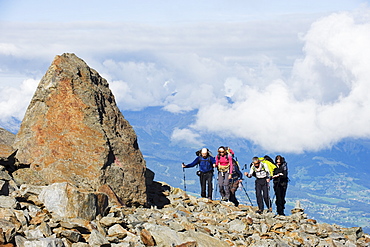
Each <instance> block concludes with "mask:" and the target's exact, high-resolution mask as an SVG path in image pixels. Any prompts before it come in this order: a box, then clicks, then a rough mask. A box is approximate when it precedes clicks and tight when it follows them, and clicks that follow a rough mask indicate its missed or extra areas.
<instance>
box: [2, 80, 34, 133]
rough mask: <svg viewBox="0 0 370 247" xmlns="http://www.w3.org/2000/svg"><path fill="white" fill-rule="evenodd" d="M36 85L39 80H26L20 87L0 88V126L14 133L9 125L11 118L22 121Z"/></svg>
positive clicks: (12, 121) (11, 122) (12, 120)
mask: <svg viewBox="0 0 370 247" xmlns="http://www.w3.org/2000/svg"><path fill="white" fill-rule="evenodd" d="M38 83H39V80H34V79H27V80H24V81H23V82H22V84H21V85H20V87H11V86H0V115H1V121H0V124H1V125H3V126H6V127H7V128H8V129H9V130H12V131H16V129H14V128H13V127H12V126H11V125H10V124H13V123H14V119H13V118H16V119H18V120H22V119H23V115H24V113H25V112H26V109H27V107H28V104H29V102H30V101H31V98H32V96H33V94H34V93H35V89H36V87H37V85H38ZM8 123H10V124H8Z"/></svg>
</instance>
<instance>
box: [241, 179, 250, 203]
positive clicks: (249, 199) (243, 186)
mask: <svg viewBox="0 0 370 247" xmlns="http://www.w3.org/2000/svg"><path fill="white" fill-rule="evenodd" d="M240 183H241V185H242V187H243V190H244V192H245V194H246V195H247V197H248V199H249V202H250V203H251V206H252V207H253V203H252V200H251V198H250V197H249V195H248V193H247V190H246V189H245V188H244V185H243V182H240Z"/></svg>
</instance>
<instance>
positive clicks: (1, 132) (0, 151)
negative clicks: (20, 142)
mask: <svg viewBox="0 0 370 247" xmlns="http://www.w3.org/2000/svg"><path fill="white" fill-rule="evenodd" d="M14 139H15V135H14V134H13V133H11V132H9V131H7V130H6V129H3V128H0V157H6V158H7V157H9V156H10V155H11V154H12V153H13V152H14V151H15V150H14V149H13V148H12V144H13V142H14ZM0 163H1V162H0Z"/></svg>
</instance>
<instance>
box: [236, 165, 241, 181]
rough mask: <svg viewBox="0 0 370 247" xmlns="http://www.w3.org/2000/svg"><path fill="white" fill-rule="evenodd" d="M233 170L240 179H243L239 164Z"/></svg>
mask: <svg viewBox="0 0 370 247" xmlns="http://www.w3.org/2000/svg"><path fill="white" fill-rule="evenodd" d="M235 171H236V173H237V174H238V177H239V179H240V180H243V173H242V172H241V171H240V169H239V166H236V167H235Z"/></svg>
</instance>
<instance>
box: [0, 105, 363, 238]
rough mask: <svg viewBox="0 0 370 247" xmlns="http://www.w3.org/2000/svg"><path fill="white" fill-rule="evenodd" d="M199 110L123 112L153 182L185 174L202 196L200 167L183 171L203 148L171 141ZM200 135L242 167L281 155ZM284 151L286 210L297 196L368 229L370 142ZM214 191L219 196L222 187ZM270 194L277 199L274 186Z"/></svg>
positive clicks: (326, 219)
mask: <svg viewBox="0 0 370 247" xmlns="http://www.w3.org/2000/svg"><path fill="white" fill-rule="evenodd" d="M195 113H196V112H195V111H193V112H187V113H182V114H173V113H170V112H167V111H164V110H162V109H161V108H160V107H150V108H146V109H145V110H142V111H124V112H123V115H124V117H125V118H126V119H127V120H128V121H129V122H130V124H131V125H132V126H133V127H134V129H135V131H136V134H137V136H138V141H139V147H140V149H141V151H142V153H143V154H144V157H145V160H146V164H147V167H148V168H149V169H151V170H152V171H154V172H155V180H156V181H163V182H166V183H168V184H170V185H171V186H174V187H179V188H182V189H184V173H185V179H186V189H187V192H188V193H190V194H193V195H198V194H199V181H198V177H197V176H196V174H195V173H196V168H190V169H185V171H183V169H182V168H181V163H182V162H185V163H190V162H192V161H193V160H194V158H195V151H196V150H197V149H200V148H202V147H189V146H187V145H183V144H181V143H177V144H174V143H171V134H172V132H173V130H174V129H175V128H180V129H181V128H185V127H187V126H188V125H189V124H191V123H192V122H193V121H194V118H195V117H194V116H195ZM0 124H1V126H0V127H3V128H5V129H7V130H10V131H12V132H13V133H15V132H16V131H17V129H18V128H19V124H20V123H19V121H16V120H14V119H13V120H12V122H8V123H4V122H2V123H0ZM201 137H202V139H201V140H200V141H201V142H203V143H205V146H206V147H208V148H209V149H210V150H211V151H213V152H214V153H215V151H216V150H217V148H218V147H219V146H220V145H226V146H230V147H231V148H232V149H233V150H234V151H235V153H236V156H237V158H238V160H239V163H240V165H241V167H242V168H244V164H249V163H250V161H251V158H252V157H253V156H263V155H265V154H268V155H270V156H271V157H275V155H277V153H266V151H265V150H262V149H261V148H259V147H257V146H255V145H253V144H252V143H251V142H249V141H247V140H244V139H239V138H232V139H230V138H222V137H219V136H217V135H215V134H211V133H202V134H201ZM281 155H283V156H285V158H286V160H287V162H288V167H289V178H290V183H289V187H288V192H287V209H286V213H288V214H289V212H290V209H292V208H293V207H294V205H295V202H296V201H297V200H299V201H300V202H301V204H302V206H303V208H304V209H305V212H306V213H307V214H308V215H309V217H310V218H314V219H316V220H318V221H319V222H321V223H329V224H333V223H335V224H338V225H341V226H344V227H353V226H361V227H362V228H363V229H364V231H365V232H366V233H370V179H369V178H368V177H369V176H370V165H369V160H370V140H362V139H347V140H343V141H341V142H340V143H338V144H336V145H334V146H333V147H332V148H331V149H328V150H322V151H319V152H306V153H304V154H284V153H281ZM243 184H244V187H245V188H246V189H247V193H248V196H249V197H250V198H251V200H252V203H253V205H254V206H255V205H256V201H255V195H254V179H252V178H251V179H245V180H244V182H243ZM214 194H216V195H217V196H218V191H215V193H214ZM237 197H238V198H239V200H240V201H241V202H242V203H245V204H248V205H249V204H250V203H249V200H248V199H247V196H246V193H245V192H244V191H238V192H237ZM271 197H272V198H274V193H273V190H272V189H271ZM218 198H219V197H218ZM274 209H275V207H274Z"/></svg>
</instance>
